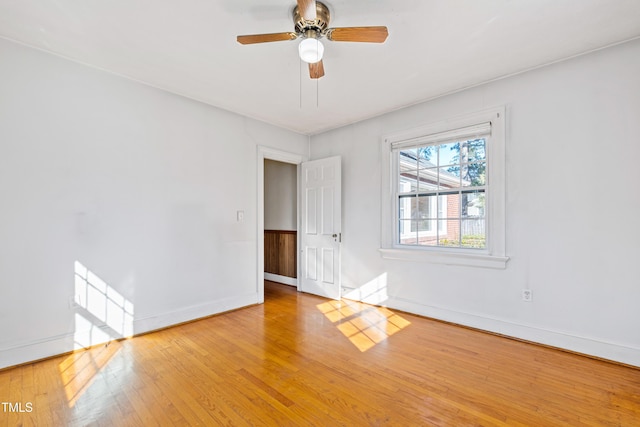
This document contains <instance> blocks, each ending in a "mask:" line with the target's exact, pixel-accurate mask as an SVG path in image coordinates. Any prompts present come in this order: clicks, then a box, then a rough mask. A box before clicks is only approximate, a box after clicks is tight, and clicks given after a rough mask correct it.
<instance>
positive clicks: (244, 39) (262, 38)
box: [238, 33, 298, 44]
mask: <svg viewBox="0 0 640 427" xmlns="http://www.w3.org/2000/svg"><path fill="white" fill-rule="evenodd" d="M297 38H298V35H297V34H296V33H272V34H251V35H248V36H238V43H240V44H254V43H267V42H280V41H284V40H295V39H297Z"/></svg>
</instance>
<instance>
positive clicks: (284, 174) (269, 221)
mask: <svg viewBox="0 0 640 427" xmlns="http://www.w3.org/2000/svg"><path fill="white" fill-rule="evenodd" d="M297 191H298V190H297V167H296V165H293V164H291V163H283V162H277V161H274V160H269V159H266V160H265V161H264V228H265V230H297V228H298V220H297V214H296V212H297V209H298V205H297V197H296V193H297Z"/></svg>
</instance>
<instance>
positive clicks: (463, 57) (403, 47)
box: [0, 0, 640, 134]
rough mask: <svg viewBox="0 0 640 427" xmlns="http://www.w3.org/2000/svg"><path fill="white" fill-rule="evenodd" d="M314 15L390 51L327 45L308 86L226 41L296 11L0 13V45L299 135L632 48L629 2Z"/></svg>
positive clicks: (639, 18)
mask: <svg viewBox="0 0 640 427" xmlns="http://www.w3.org/2000/svg"><path fill="white" fill-rule="evenodd" d="M325 3H326V4H327V5H328V6H329V8H330V10H331V13H332V20H331V24H330V26H332V27H342V26H366V25H386V26H387V27H388V28H389V38H388V39H387V41H386V43H384V44H365V43H339V42H326V43H325V46H326V48H325V59H324V64H325V71H326V76H325V77H323V78H322V79H320V80H319V81H318V82H316V81H315V80H310V79H309V77H308V71H307V68H306V64H304V66H301V63H300V60H299V59H298V56H297V42H296V41H288V42H277V43H265V44H258V45H247V46H243V45H240V44H238V43H237V42H236V35H239V34H254V33H272V32H282V31H291V30H293V22H292V18H291V11H292V9H293V6H294V5H295V0H262V1H258V0H182V1H179V2H178V1H174V0H0V36H1V37H4V38H7V39H11V40H15V41H18V42H22V43H25V44H27V45H30V46H34V47H37V48H41V49H44V50H47V51H51V52H54V53H57V54H59V55H62V56H65V57H67V58H71V59H74V60H77V61H80V62H83V63H86V64H90V65H92V66H95V67H99V68H102V69H105V70H108V71H111V72H114V73H117V74H120V75H123V76H127V77H130V78H133V79H135V80H139V81H142V82H145V83H147V84H149V85H152V86H155V87H158V88H162V89H165V90H167V91H170V92H174V93H177V94H180V95H184V96H187V97H190V98H193V99H197V100H200V101H202V102H205V103H208V104H211V105H214V106H217V107H221V108H224V109H227V110H231V111H234V112H237V113H240V114H243V115H246V116H249V117H253V118H257V119H260V120H263V121H266V122H269V123H272V124H274V125H277V126H281V127H284V128H287V129H290V130H293V131H296V132H299V133H303V134H315V133H319V132H322V131H324V130H328V129H331V128H336V127H339V126H342V125H345V124H348V123H353V122H356V121H359V120H362V119H365V118H368V117H372V116H376V115H379V114H383V113H385V112H388V111H391V110H395V109H398V108H401V107H403V106H407V105H411V104H415V103H417V102H420V101H423V100H427V99H431V98H434V97H437V96H440V95H443V94H446V93H450V92H452V91H456V90H460V89H462V88H465V87H469V86H473V85H477V84H480V83H483V82H487V81H490V80H493V79H496V78H500V77H503V76H507V75H510V74H514V73H518V72H521V71H524V70H527V69H531V68H534V67H538V66H541V65H544V64H548V63H551V62H555V61H558V60H561V59H564V58H568V57H571V56H574V55H578V54H581V53H585V52H589V51H592V50H594V49H598V48H601V47H604V46H608V45H611V44H616V43H620V42H623V41H626V40H630V39H633V38H637V37H640V0H563V1H559V0H327V1H326V2H325ZM1 61H2V58H0V64H1Z"/></svg>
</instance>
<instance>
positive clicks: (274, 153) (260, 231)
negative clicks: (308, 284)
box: [256, 145, 306, 304]
mask: <svg viewBox="0 0 640 427" xmlns="http://www.w3.org/2000/svg"><path fill="white" fill-rule="evenodd" d="M265 159H269V160H275V161H278V162H283V163H291V164H294V165H297V166H298V168H297V171H296V181H297V183H296V192H297V200H298V206H297V212H296V216H297V230H300V165H301V164H302V162H303V161H306V157H304V156H302V155H300V154H294V153H290V152H287V151H282V150H278V149H275V148H271V147H266V146H263V145H258V147H257V153H256V162H257V165H256V170H257V172H256V186H257V190H256V194H257V197H256V199H257V200H256V203H257V205H258V206H257V209H256V212H257V221H256V242H257V244H256V247H257V249H256V257H257V260H256V265H257V270H258V271H257V273H256V291H257V294H258V303H259V304H262V303H264V278H265V272H264V160H265ZM297 243H298V247H300V233H298V242H297ZM298 258H299V257H298ZM296 270H297V276H298V277H300V262H299V260H298V265H297V266H296Z"/></svg>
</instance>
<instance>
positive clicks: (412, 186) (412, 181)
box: [398, 170, 418, 193]
mask: <svg viewBox="0 0 640 427" xmlns="http://www.w3.org/2000/svg"><path fill="white" fill-rule="evenodd" d="M417 180H418V171H417V170H414V171H404V172H402V173H400V177H399V178H398V192H400V193H411V192H413V191H416V189H417V185H418V181H417Z"/></svg>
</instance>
